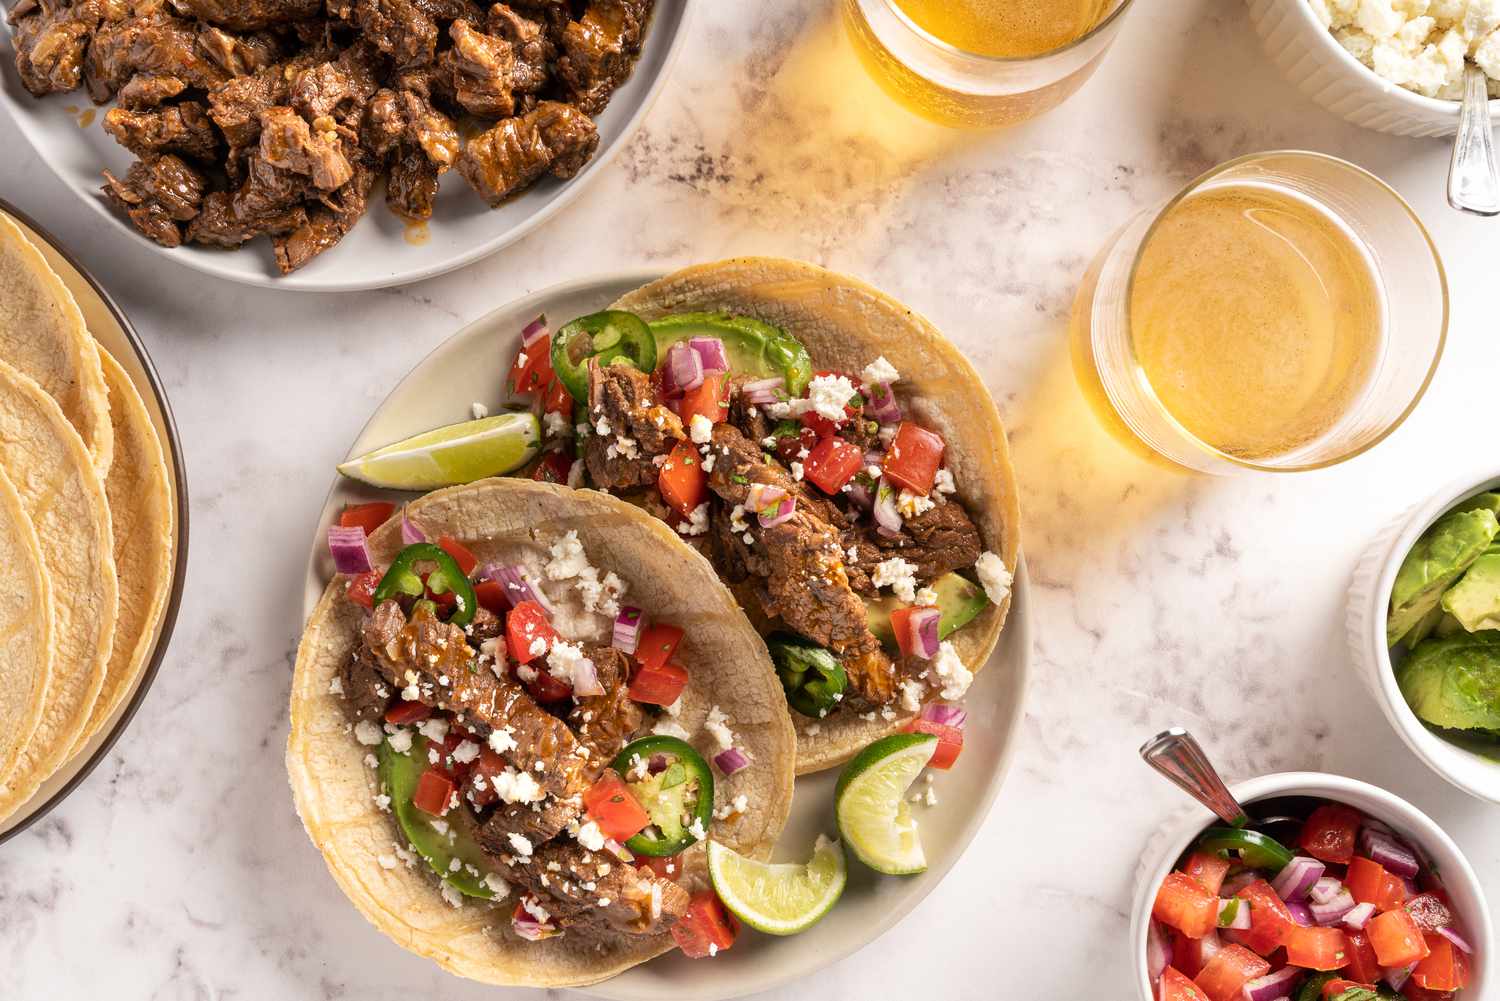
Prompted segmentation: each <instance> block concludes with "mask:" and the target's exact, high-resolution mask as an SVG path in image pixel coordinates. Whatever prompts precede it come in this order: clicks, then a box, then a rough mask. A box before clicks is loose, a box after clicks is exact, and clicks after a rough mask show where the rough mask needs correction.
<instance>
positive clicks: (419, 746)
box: [379, 736, 495, 900]
mask: <svg viewBox="0 0 1500 1001" xmlns="http://www.w3.org/2000/svg"><path fill="white" fill-rule="evenodd" d="M379 759H380V769H379V771H380V785H381V787H382V788H383V789H384V790H385V794H386V795H387V796H389V797H390V798H391V813H392V815H393V816H395V818H396V826H397V827H399V828H401V833H402V835H403V836H404V837H405V838H406V840H407V842H408V843H410V844H411V846H412V847H413V848H415V849H416V851H417V854H418V855H421V856H422V858H423V859H425V860H426V862H427V864H428V865H429V866H431V867H432V871H433V872H435V873H437V874H438V877H439V878H440V879H442V881H443V882H445V883H447V884H448V885H449V886H451V887H453V888H454V889H455V890H457V891H458V892H459V893H462V894H463V895H464V896H466V897H481V898H483V899H485V900H491V899H493V898H494V896H495V893H494V891H493V890H491V889H490V888H489V887H488V886H486V885H485V883H484V877H485V876H487V875H489V874H490V873H491V872H493V871H494V869H493V868H492V867H491V865H490V863H489V860H488V858H487V857H486V855H485V854H484V849H482V848H480V847H479V842H478V841H476V840H475V838H474V832H473V821H472V819H471V816H470V814H469V811H468V810H466V809H464V808H463V807H462V806H460V807H459V808H458V809H456V810H450V811H449V812H448V816H447V817H446V818H444V819H443V820H441V821H440V820H439V819H438V818H437V817H433V816H431V815H429V814H427V813H425V812H423V811H422V810H419V809H417V808H416V806H415V805H413V804H412V801H411V798H412V794H413V793H415V792H416V791H417V781H418V780H419V779H421V777H422V773H423V772H425V771H426V770H427V738H426V737H420V736H414V737H413V738H412V742H411V751H410V752H408V753H406V754H402V753H400V752H399V751H397V750H396V749H394V748H393V747H391V742H390V740H389V739H387V740H383V741H381V743H380V751H379ZM435 824H443V825H445V827H446V833H442V832H440V831H439V829H438V827H437V826H434V825H435ZM454 859H458V864H459V867H458V869H457V870H453V869H451V866H452V865H453V860H454ZM469 866H473V867H474V868H475V869H477V870H479V875H478V876H475V875H474V874H473V873H472V872H470V871H469Z"/></svg>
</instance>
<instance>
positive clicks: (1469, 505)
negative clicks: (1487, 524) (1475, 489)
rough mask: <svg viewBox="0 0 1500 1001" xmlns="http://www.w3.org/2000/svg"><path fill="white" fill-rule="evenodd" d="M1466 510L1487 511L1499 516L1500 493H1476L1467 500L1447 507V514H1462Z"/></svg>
mask: <svg viewBox="0 0 1500 1001" xmlns="http://www.w3.org/2000/svg"><path fill="white" fill-rule="evenodd" d="M1466 511H1489V512H1490V513H1491V514H1493V515H1495V516H1496V517H1497V518H1500V493H1483V494H1476V495H1475V496H1473V497H1470V498H1469V499H1468V500H1466V501H1464V502H1463V503H1461V504H1459V505H1457V506H1456V507H1453V508H1451V509H1449V511H1448V514H1463V513H1464V512H1466Z"/></svg>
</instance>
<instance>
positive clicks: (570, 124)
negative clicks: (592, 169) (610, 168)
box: [458, 101, 599, 206]
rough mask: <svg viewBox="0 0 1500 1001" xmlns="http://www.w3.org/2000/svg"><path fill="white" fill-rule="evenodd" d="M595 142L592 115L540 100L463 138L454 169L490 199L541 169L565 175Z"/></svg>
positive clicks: (524, 183) (514, 189)
mask: <svg viewBox="0 0 1500 1001" xmlns="http://www.w3.org/2000/svg"><path fill="white" fill-rule="evenodd" d="M598 148H599V130H598V129H597V128H596V127H595V126H594V123H593V120H592V119H590V118H589V117H588V115H585V114H584V113H583V112H581V111H579V110H578V109H577V108H575V107H573V106H572V105H569V104H559V103H558V102H556V101H543V102H541V103H540V104H538V105H537V106H536V108H535V110H532V111H529V112H527V113H526V114H524V115H520V116H517V117H515V118H507V119H505V121H503V122H501V123H500V124H499V125H496V126H495V127H494V128H492V129H490V130H489V131H488V132H483V133H481V134H480V135H478V136H475V137H474V138H473V139H470V140H469V143H468V145H467V146H465V147H464V152H463V155H462V156H461V157H459V160H458V171H459V173H461V174H463V175H464V179H465V180H467V181H468V182H469V184H470V186H471V187H473V189H474V190H475V191H477V192H479V194H480V196H481V197H483V198H484V199H485V201H487V202H489V203H490V204H491V205H492V206H493V205H500V204H502V203H504V202H505V200H506V199H507V198H510V197H511V196H512V195H514V194H516V193H518V192H519V191H521V189H522V188H526V187H529V186H530V185H531V184H533V183H534V182H535V181H536V180H537V179H538V178H540V177H541V176H542V175H543V174H546V173H548V172H549V171H550V172H551V173H552V175H553V176H554V177H557V178H561V179H563V180H567V179H568V178H570V177H572V176H573V175H574V174H577V173H578V171H580V170H582V169H583V165H584V164H586V163H588V161H589V159H590V158H591V157H592V156H593V155H594V150H596V149H598Z"/></svg>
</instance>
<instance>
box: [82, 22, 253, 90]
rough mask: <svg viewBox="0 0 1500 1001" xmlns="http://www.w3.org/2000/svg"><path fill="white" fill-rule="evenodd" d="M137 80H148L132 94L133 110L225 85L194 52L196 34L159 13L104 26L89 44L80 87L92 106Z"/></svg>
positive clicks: (220, 72) (212, 66) (217, 69)
mask: <svg viewBox="0 0 1500 1001" xmlns="http://www.w3.org/2000/svg"><path fill="white" fill-rule="evenodd" d="M137 74H140V75H142V76H145V77H147V78H148V79H147V80H144V81H142V82H141V83H140V84H137V85H136V86H135V88H133V89H132V91H131V93H130V98H131V100H132V101H133V103H134V104H135V106H136V107H151V106H153V105H154V104H159V103H160V102H161V100H162V98H163V96H172V95H175V94H177V93H181V92H182V90H184V89H186V88H187V87H198V88H201V89H203V90H210V89H212V88H214V87H217V86H219V85H220V84H222V83H223V82H224V81H225V80H226V79H228V74H227V73H225V72H224V70H223V69H221V68H220V67H219V66H217V65H215V64H214V63H213V62H211V61H210V60H208V59H207V58H206V57H205V56H204V54H203V53H202V51H200V49H199V48H198V32H197V30H196V29H195V28H194V27H193V26H192V25H191V24H190V23H188V22H187V21H183V20H181V19H180V18H176V17H173V16H171V15H170V14H166V13H162V12H160V11H156V12H153V13H150V14H142V15H139V16H136V17H131V18H128V19H126V20H124V21H117V22H112V23H109V24H105V25H103V26H102V27H101V28H100V29H99V30H98V31H97V32H95V33H94V38H93V41H92V42H90V43H89V50H88V56H87V58H86V59H85V60H84V81H85V82H86V83H87V84H88V89H89V96H90V97H92V98H93V99H94V101H95V103H98V104H103V103H104V102H105V101H107V100H109V99H110V98H111V97H112V96H114V95H115V93H116V92H117V91H120V90H121V88H124V87H125V86H126V85H127V84H129V83H130V82H131V78H132V77H135V76H136V75H137ZM152 78H154V79H152ZM174 88H175V89H174Z"/></svg>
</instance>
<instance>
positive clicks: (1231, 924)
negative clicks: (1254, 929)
mask: <svg viewBox="0 0 1500 1001" xmlns="http://www.w3.org/2000/svg"><path fill="white" fill-rule="evenodd" d="M1230 908H1233V909H1234V917H1232V918H1230V919H1229V921H1228V923H1225V921H1224V913H1225V911H1228V910H1229V909H1230ZM1219 927H1220V928H1233V929H1234V930H1235V931H1249V930H1250V901H1248V900H1241V899H1240V898H1239V897H1229V898H1228V899H1226V900H1220V901H1219Z"/></svg>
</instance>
